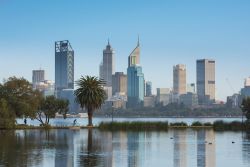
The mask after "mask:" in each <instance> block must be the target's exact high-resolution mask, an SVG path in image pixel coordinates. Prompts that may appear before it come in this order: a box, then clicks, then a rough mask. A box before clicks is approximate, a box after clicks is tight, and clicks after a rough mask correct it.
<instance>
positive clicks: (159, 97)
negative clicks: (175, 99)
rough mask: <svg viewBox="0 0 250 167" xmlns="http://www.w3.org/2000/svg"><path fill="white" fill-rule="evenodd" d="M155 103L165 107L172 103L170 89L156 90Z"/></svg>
mask: <svg viewBox="0 0 250 167" xmlns="http://www.w3.org/2000/svg"><path fill="white" fill-rule="evenodd" d="M156 93H157V94H156V103H157V104H160V105H162V106H166V105H168V104H169V103H171V102H172V95H171V89H169V88H157V89H156Z"/></svg>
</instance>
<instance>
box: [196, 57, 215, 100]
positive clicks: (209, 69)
mask: <svg viewBox="0 0 250 167" xmlns="http://www.w3.org/2000/svg"><path fill="white" fill-rule="evenodd" d="M196 84H197V95H198V101H199V104H210V103H213V102H214V101H215V60H208V59H201V60H197V61H196Z"/></svg>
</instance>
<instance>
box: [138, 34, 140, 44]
mask: <svg viewBox="0 0 250 167" xmlns="http://www.w3.org/2000/svg"><path fill="white" fill-rule="evenodd" d="M137 46H140V36H139V34H138V41H137Z"/></svg>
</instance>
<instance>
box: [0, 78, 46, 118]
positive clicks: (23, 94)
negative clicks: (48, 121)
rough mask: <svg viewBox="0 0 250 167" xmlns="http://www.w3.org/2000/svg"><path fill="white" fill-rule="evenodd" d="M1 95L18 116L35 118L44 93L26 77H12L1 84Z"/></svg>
mask: <svg viewBox="0 0 250 167" xmlns="http://www.w3.org/2000/svg"><path fill="white" fill-rule="evenodd" d="M0 97H1V98H3V99H5V100H6V102H7V104H8V108H9V110H10V111H12V112H13V113H14V114H15V116H17V117H23V116H24V117H30V118H35V116H36V115H35V114H36V111H37V109H38V107H39V104H40V101H41V98H42V94H41V93H40V92H39V91H38V90H33V89H32V85H31V84H30V83H29V81H27V80H26V79H24V78H16V77H10V78H8V79H7V80H6V81H5V82H4V83H3V85H0Z"/></svg>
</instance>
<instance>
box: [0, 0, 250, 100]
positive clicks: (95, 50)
mask: <svg viewBox="0 0 250 167" xmlns="http://www.w3.org/2000/svg"><path fill="white" fill-rule="evenodd" d="M27 2H28V3H26V4H25V5H24V4H23V3H22V2H18V1H12V2H10V1H1V2H0V9H1V10H0V19H1V20H2V21H3V22H2V24H1V26H0V36H1V41H0V49H1V55H0V56H1V58H2V59H3V57H4V61H1V62H0V80H2V79H3V78H8V77H10V76H13V75H15V76H17V77H21V76H23V77H25V78H26V79H28V80H29V81H32V70H34V69H39V68H40V67H41V68H42V69H44V70H45V71H46V75H47V79H50V80H54V73H55V72H54V61H53V59H54V47H53V43H54V41H58V40H64V39H67V40H69V41H70V42H71V44H72V45H73V46H74V50H75V59H76V60H75V79H76V80H77V79H78V78H80V76H81V75H95V76H98V66H99V63H100V59H101V56H102V49H103V47H104V46H105V45H106V43H107V39H108V38H109V39H110V41H111V43H112V47H113V48H114V50H115V51H116V62H115V63H116V65H117V67H116V71H121V72H126V68H127V64H126V63H125V62H127V56H128V55H129V53H130V51H131V50H130V49H131V48H132V47H133V46H134V44H135V42H134V41H135V39H136V38H137V35H138V34H139V35H140V46H141V56H142V57H143V58H142V59H141V65H142V67H143V73H144V75H145V80H150V81H152V83H153V91H154V93H156V92H155V90H156V88H170V87H172V85H173V83H172V80H173V78H172V66H173V65H174V64H185V65H186V68H187V83H195V81H196V70H195V64H196V60H197V59H203V58H206V59H214V60H215V61H216V99H218V100H226V96H229V95H232V94H233V93H236V92H238V91H240V88H242V87H243V86H244V79H245V78H247V77H248V76H250V66H249V63H248V62H249V61H250V56H249V54H250V48H249V46H248V45H249V39H250V33H249V29H250V22H249V21H248V20H249V19H248V18H249V16H250V12H249V10H248V9H249V6H250V2H248V1H241V3H237V2H228V1H220V2H216V1H212V2H211V1H203V2H198V1H193V2H190V3H187V2H185V3H184V2H183V3H175V2H165V1H158V2H157V3H154V2H145V4H144V5H143V6H141V5H140V3H139V2H134V1H133V6H134V8H132V9H131V8H130V5H129V4H130V3H128V2H126V3H124V2H121V3H118V2H115V1H108V2H107V3H103V2H96V1H93V2H83V1H75V2H74V3H67V2H66V1H61V3H60V5H59V7H57V5H58V3H56V2H50V1H47V2H48V3H44V1H43V2H39V1H38V2H33V1H29V0H28V1H27ZM131 2H132V1H131ZM107 7H112V10H111V11H106V10H104V9H106V8H107ZM65 9H74V10H70V12H65ZM128 9H130V13H127V10H128ZM211 10H212V11H213V12H210V11H211ZM104 11H105V12H104ZM148 11H151V12H148ZM93 12H96V13H97V14H96V15H93ZM30 13H33V14H32V15H30ZM59 14H60V17H58V15H59ZM13 18H15V19H13ZM13 20H15V21H13ZM86 20H88V22H86ZM91 20H93V21H91ZM31 23H32V24H31ZM65 23H67V24H65ZM112 23H114V24H112ZM16 27H18V29H17V28H16ZM58 27H60V28H58ZM13 47H15V49H13ZM13 60H17V61H13ZM86 60H87V61H86ZM89 62H91V63H89ZM6 69H8V70H6ZM228 81H229V82H230V85H232V87H233V89H234V90H233V89H232V88H231V86H230V85H229V84H228Z"/></svg>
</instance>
